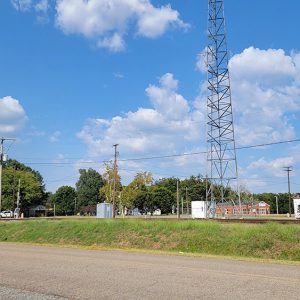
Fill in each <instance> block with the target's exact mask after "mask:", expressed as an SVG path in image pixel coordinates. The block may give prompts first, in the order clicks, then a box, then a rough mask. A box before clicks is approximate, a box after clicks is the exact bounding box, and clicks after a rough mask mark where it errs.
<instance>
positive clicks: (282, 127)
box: [230, 47, 300, 145]
mask: <svg viewBox="0 0 300 300" xmlns="http://www.w3.org/2000/svg"><path fill="white" fill-rule="evenodd" d="M299 71H300V59H299V60H298V56H297V55H286V54H285V53H284V51H283V50H281V49H279V50H274V49H269V50H260V49H256V48H253V47H251V48H248V49H245V50H244V51H243V52H242V53H241V54H237V55H235V56H233V57H232V58H231V60H230V73H231V83H232V99H233V108H234V113H235V121H236V122H235V124H236V138H237V141H238V144H240V145H249V144H256V143H263V142H265V141H268V142H273V141H278V140H282V139H286V140H288V139H292V138H294V137H295V129H294V125H293V122H292V119H293V113H296V112H298V111H299V110H300V81H297V78H299V74H300V72H299Z"/></svg>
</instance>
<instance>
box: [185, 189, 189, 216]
mask: <svg viewBox="0 0 300 300" xmlns="http://www.w3.org/2000/svg"><path fill="white" fill-rule="evenodd" d="M185 201H186V214H187V215H189V202H188V188H187V187H186V188H185Z"/></svg>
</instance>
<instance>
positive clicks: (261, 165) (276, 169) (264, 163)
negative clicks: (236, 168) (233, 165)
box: [248, 156, 295, 177]
mask: <svg viewBox="0 0 300 300" xmlns="http://www.w3.org/2000/svg"><path fill="white" fill-rule="evenodd" d="M294 162H295V160H294V158H293V157H291V156H287V157H279V158H276V159H271V160H270V159H269V160H268V159H265V158H264V157H263V158H260V159H258V160H256V161H253V162H252V163H251V164H250V165H249V166H248V169H250V170H254V169H255V170H257V169H263V170H264V171H267V172H269V173H272V174H274V175H275V174H276V175H277V176H280V177H282V175H284V174H283V172H282V170H283V168H284V167H286V166H291V165H293V164H294Z"/></svg>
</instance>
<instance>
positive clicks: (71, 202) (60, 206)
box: [53, 185, 76, 215]
mask: <svg viewBox="0 0 300 300" xmlns="http://www.w3.org/2000/svg"><path fill="white" fill-rule="evenodd" d="M75 201H76V191H75V189H74V188H73V187H71V186H66V185H65V186H61V187H60V188H59V189H58V190H57V191H56V193H55V194H54V195H53V202H54V203H55V210H56V213H57V214H58V215H70V214H73V213H74V212H75Z"/></svg>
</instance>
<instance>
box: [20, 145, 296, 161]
mask: <svg viewBox="0 0 300 300" xmlns="http://www.w3.org/2000/svg"><path fill="white" fill-rule="evenodd" d="M296 142H300V139H293V140H285V141H278V142H270V143H263V144H256V145H249V146H240V147H236V148H235V149H236V150H244V149H253V148H261V147H267V146H274V145H281V144H288V143H296ZM229 150H234V149H229ZM207 153H208V152H207V151H199V152H190V153H181V154H168V155H158V156H145V157H137V158H123V159H118V161H119V162H127V161H143V160H144V161H146V160H155V159H168V158H176V157H185V156H194V155H200V154H207ZM110 161H111V160H100V161H93V160H89V161H79V162H76V163H74V162H26V164H29V165H57V166H58V165H75V164H76V165H80V164H99V163H107V162H110Z"/></svg>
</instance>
